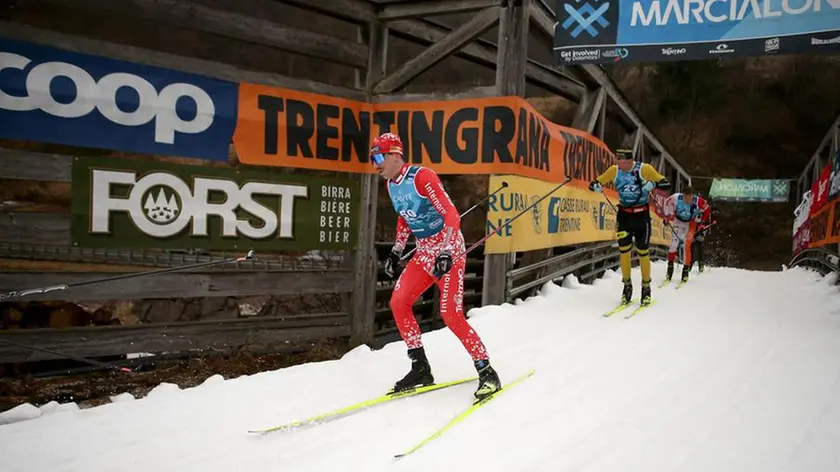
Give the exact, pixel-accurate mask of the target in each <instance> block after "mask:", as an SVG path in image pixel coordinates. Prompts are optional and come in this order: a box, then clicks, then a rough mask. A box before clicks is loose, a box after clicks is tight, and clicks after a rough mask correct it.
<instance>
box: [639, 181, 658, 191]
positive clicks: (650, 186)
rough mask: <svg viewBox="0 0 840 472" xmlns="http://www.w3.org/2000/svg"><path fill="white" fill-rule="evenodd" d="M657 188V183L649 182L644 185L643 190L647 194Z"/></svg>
mask: <svg viewBox="0 0 840 472" xmlns="http://www.w3.org/2000/svg"><path fill="white" fill-rule="evenodd" d="M655 187H656V182H653V181H651V180H648V181H647V182H645V184H644V185H642V190H644V191H645V192H650V191H651V190H653V189H654V188H655Z"/></svg>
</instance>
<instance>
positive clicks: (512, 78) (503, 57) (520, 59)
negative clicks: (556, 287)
mask: <svg viewBox="0 0 840 472" xmlns="http://www.w3.org/2000/svg"><path fill="white" fill-rule="evenodd" d="M524 3H527V2H524V1H523V0H510V1H508V2H507V6H506V7H504V8H502V9H501V12H500V19H499V49H498V55H497V57H496V93H497V94H498V95H500V96H504V95H518V96H524V95H525V66H526V64H527V58H528V26H529V15H528V13H529V11H530V10H529V8H527V5H523V4H524ZM491 237H492V236H491ZM509 260H510V255H509V254H487V255H485V256H484V284H483V287H482V294H481V304H482V306H484V305H499V304H502V303H504V302H505V301H506V300H507V283H506V279H507V271H508V267H509V265H508V261H509Z"/></svg>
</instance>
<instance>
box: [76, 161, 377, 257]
mask: <svg viewBox="0 0 840 472" xmlns="http://www.w3.org/2000/svg"><path fill="white" fill-rule="evenodd" d="M359 188H360V187H359V182H358V180H357V179H351V178H325V177H314V176H312V175H304V174H288V173H283V172H279V171H278V169H268V170H265V169H261V170H257V169H230V168H224V167H209V166H208V167H205V166H201V167H200V166H192V165H181V164H171V163H164V162H155V161H151V160H140V159H113V158H101V157H93V158H92V157H77V158H75V159H74V162H73V169H72V184H71V194H72V198H73V201H72V205H71V211H72V220H71V227H70V232H71V235H72V239H73V243H74V245H75V246H78V247H95V248H103V247H122V248H143V247H152V248H169V249H195V248H202V249H232V250H247V249H249V248H253V249H255V250H257V251H259V250H260V249H262V250H309V249H325V250H350V249H353V248H355V246H356V240H357V234H358V231H357V229H358V212H359V206H360V204H361V203H360V202H361V197H360V195H359Z"/></svg>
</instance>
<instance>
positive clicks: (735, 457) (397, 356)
mask: <svg viewBox="0 0 840 472" xmlns="http://www.w3.org/2000/svg"><path fill="white" fill-rule="evenodd" d="M653 270H654V284H655V285H656V284H658V282H659V281H660V280H661V279H662V277H663V275H664V271H665V266H664V264H661V263H655V264H654V269H653ZM692 275H693V276H692V280H691V281H690V282H689V284H687V285H686V286H684V287H683V288H681V289H680V290H675V289H674V285H673V284H672V285H671V286H669V287H666V288H663V289H657V288H656V287H654V289H653V296H654V298H655V299H657V300H658V302H657V304H656V305H654V306H653V307H651V308H649V309H647V310H645V311H643V312H642V313H640V314H639V315H638V316H637V317H635V318H633V319H630V320H626V319H624V316H623V314H620V315H615V316H613V317H611V318H603V317H601V316H600V315H601V313H602V312H604V311H606V310H608V309H610V308H612V307H614V306H615V303H616V301H617V299H618V296H619V294H620V291H621V288H620V281H619V278H618V276H617V275H616V274H614V273H608V274H607V275H606V276H605V278H604V279H601V280H598V281H597V282H596V283H595V284H594V285H591V286H589V285H580V284H577V282H576V281H574V280H572V279H567V280H566V281H565V282H564V283H563V286H562V287H560V286H556V285H553V284H549V285H548V286H546V287H545V288H544V289H543V293H542V295H541V296H538V297H533V298H531V299H529V300H527V301H525V302H521V303H517V304H516V305H504V306H501V307H498V306H496V307H485V308H482V309H477V310H474V311H472V312H471V318H470V320H471V321H470V322H471V323H472V325H473V326H474V327H475V328H476V329H477V330H478V331H479V333H480V334H481V335H482V336H483V338H484V340H485V342H486V343H487V345H488V347H489V349H490V352H491V356H492V357H491V360H492V361H493V364H494V365H495V366H496V368H497V370H498V371H499V373H500V375H501V376H502V380H503V381H510V380H512V379H514V378H516V377H518V376H519V375H520V374H522V373H524V372H525V371H527V370H528V369H531V368H535V369H536V374H535V375H534V376H533V377H531V378H530V379H529V380H527V381H525V382H524V383H522V384H520V385H518V386H517V387H515V388H512V389H511V390H509V391H508V392H506V393H505V394H504V395H502V396H500V397H499V398H497V399H496V400H494V401H493V402H491V403H489V404H488V405H487V406H486V407H484V408H482V409H481V410H479V411H478V412H477V413H475V414H474V415H472V416H471V417H469V418H468V419H467V420H465V421H464V422H462V423H460V424H458V425H457V426H455V427H454V428H453V429H451V430H449V431H447V432H446V433H445V434H444V435H443V436H442V437H440V438H438V439H437V440H435V441H433V442H431V443H429V444H428V445H426V446H425V447H424V448H423V449H421V450H420V451H418V452H416V453H415V454H413V455H411V456H408V457H405V458H403V459H400V460H399V461H393V459H392V456H393V455H394V454H396V453H400V452H403V451H404V450H406V449H407V448H409V447H411V446H413V445H414V444H415V443H417V442H418V441H420V440H422V439H423V438H424V437H426V436H427V435H429V434H430V433H432V432H433V431H435V430H436V429H437V428H439V427H440V426H441V425H443V424H444V423H445V422H446V421H448V420H449V419H450V418H452V417H453V416H454V415H456V414H457V413H459V412H460V411H461V410H462V409H463V408H464V407H465V406H467V405H468V404H469V403H470V402H471V395H472V391H473V390H474V388H475V384H474V383H467V384H463V385H460V386H456V387H452V388H448V389H444V390H440V391H437V392H433V393H429V394H425V395H421V396H417V397H413V398H406V399H401V400H398V401H395V402H391V403H388V404H385V405H381V406H378V407H375V408H374V409H371V410H368V411H365V412H362V413H359V414H356V415H353V416H349V417H346V418H343V419H340V420H337V421H333V422H330V423H325V424H322V425H319V426H316V427H313V428H308V429H301V430H298V431H291V432H277V433H272V434H268V435H264V436H259V435H249V434H248V433H247V432H246V431H247V430H249V429H254V428H260V427H269V426H273V425H277V424H281V423H286V422H290V421H294V420H297V419H300V418H304V417H308V416H311V415H314V414H318V413H321V412H325V411H328V410H332V409H335V408H339V407H341V406H345V405H348V404H351V403H354V402H357V401H360V400H364V399H367V398H370V397H373V396H377V395H379V394H381V393H383V392H384V391H386V390H388V389H389V388H390V387H391V385H392V384H393V382H394V381H395V380H396V379H398V378H399V377H401V376H402V375H403V374H404V373H405V371H406V369H407V368H408V361H407V359H406V357H405V355H404V345H403V344H402V343H392V344H390V345H388V346H386V347H385V348H384V349H382V350H380V351H375V352H371V351H370V350H369V349H367V348H366V347H364V346H363V347H360V348H357V349H355V350H354V351H352V352H350V353H348V354H347V355H346V356H345V357H344V358H343V359H341V360H337V361H332V362H322V363H314V364H306V365H299V366H295V367H290V368H287V369H282V370H278V371H274V372H264V373H261V374H257V375H252V376H247V377H240V378H236V379H228V380H224V379H222V378H221V377H219V376H214V377H211V378H210V379H208V380H207V382H205V384H203V385H201V386H198V387H196V388H192V389H187V390H180V389H178V388H177V387H175V386H174V385H167V384H163V385H161V386H160V387H158V388H157V389H155V390H153V391H152V392H151V393H150V395H149V396H148V397H147V398H142V399H133V398H132V397H130V396H122V397H119V398H115V402H114V403H111V404H108V405H104V406H100V407H97V408H91V409H81V410H79V409H74V408H66V407H65V408H56V405H50V406H49V407H47V408H45V409H43V410H38V409H36V410H37V411H38V413H34V410H33V409H32V408H34V407H32V408H30V410H29V413H28V415H29V417H34V416H37V418H33V419H29V420H25V421H17V422H13V423H11V424H6V425H3V426H0V445H2V446H0V450H2V454H1V455H0V457H2V470H3V471H4V472H17V471H22V472H43V471H50V472H64V471H74V472H76V471H78V472H98V471H101V472H106V471H107V472H113V471H120V472H152V471H173V472H175V471H177V472H192V471H200V472H217V471H218V472H230V471H232V470H246V471H257V470H277V471H284V472H288V471H330V472H331V471H338V470H353V471H365V472H374V471H386V470H387V471H425V472H428V471H431V470H461V469H463V470H472V469H475V470H480V471H481V472H490V471H505V472H510V471H529V472H535V471H552V472H556V471H578V472H579V471H587V472H588V471H610V472H615V471H622V472H631V471H644V472H651V471H667V472H672V471H676V470H678V471H681V472H688V471H698V472H708V471H715V472H725V471H733V472H735V471H737V472H750V471H761V472H768V471H809V472H818V471H832V472H834V471H837V470H840V447H839V446H838V445H840V290H838V288H837V286H832V285H831V284H830V282H831V280H826V279H825V278H821V277H820V276H819V275H817V274H814V273H812V272H808V271H805V270H801V269H791V270H787V271H784V272H772V273H770V272H750V271H744V270H736V269H725V268H713V269H712V270H711V272H709V273H706V274H703V275H699V276H698V275H696V274H692ZM634 280H636V281H637V282H636V283H637V287H636V290H637V292H636V293H637V294H638V280H639V273H638V270H637V269H636V270H634ZM425 343H426V346H427V347H426V349H427V352H428V355H429V358H430V361H431V362H432V367H433V369H434V373H435V376H436V378H437V380H438V381H446V380H450V379H455V378H460V377H465V376H470V375H473V374H474V371H473V368H472V364H471V362H470V359H469V357H468V356H467V354H466V352H465V351H464V350H463V349H462V348H461V346H460V345H459V344H458V343H457V341H456V340H455V338H454V336H452V335H451V334H450V333H449V332H448V331H447V330H445V329H444V330H439V331H436V332H434V333H430V334H428V335H426V336H425ZM24 410H25V408H21V409H19V410H18V413H19V414H20V413H23V414H24V417H25V416H26V413H25V412H24ZM10 414H13V412H8V413H7V420H10V419H15V418H11V417H9V416H8V415H10ZM18 419H20V418H18Z"/></svg>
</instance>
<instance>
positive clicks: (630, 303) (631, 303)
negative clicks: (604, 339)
mask: <svg viewBox="0 0 840 472" xmlns="http://www.w3.org/2000/svg"><path fill="white" fill-rule="evenodd" d="M638 302H639V299H638V298H637V299H635V300H630V302H628V303H624V304H622V305H618V306H617V307H615V308H613V309H612V310H610V311H608V312H606V313H604V314H603V316H604V317H609V316H612V315H614V314H616V313H618V312H619V311H621V310H626V309H627V308H630V307H631V306H632V305H633V304H635V303H638Z"/></svg>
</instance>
